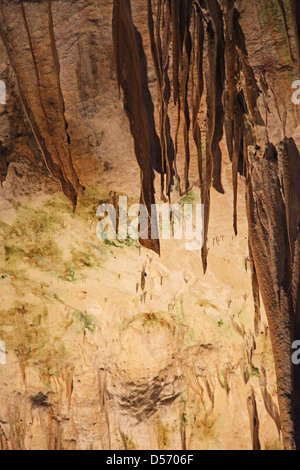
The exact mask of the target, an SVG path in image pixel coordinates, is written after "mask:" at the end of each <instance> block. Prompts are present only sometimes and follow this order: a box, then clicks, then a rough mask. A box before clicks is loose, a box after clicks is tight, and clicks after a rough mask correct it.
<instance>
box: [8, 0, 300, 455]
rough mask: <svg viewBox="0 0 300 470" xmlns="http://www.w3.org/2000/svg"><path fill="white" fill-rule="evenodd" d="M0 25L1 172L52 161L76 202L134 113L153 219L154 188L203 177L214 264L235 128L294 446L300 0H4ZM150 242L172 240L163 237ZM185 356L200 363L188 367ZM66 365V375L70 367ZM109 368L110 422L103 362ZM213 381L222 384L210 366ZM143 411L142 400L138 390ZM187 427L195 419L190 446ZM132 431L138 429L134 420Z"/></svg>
mask: <svg viewBox="0 0 300 470" xmlns="http://www.w3.org/2000/svg"><path fill="white" fill-rule="evenodd" d="M0 34H1V39H2V44H0V51H1V54H2V57H1V64H0V79H3V80H5V81H6V84H7V90H8V101H7V105H6V111H5V112H3V113H2V114H1V115H0V128H1V136H0V139H1V140H0V152H1V153H0V179H1V183H3V182H4V181H5V178H6V175H7V174H8V172H9V169H10V167H11V166H12V165H15V168H18V165H19V168H21V169H22V172H23V173H24V174H27V172H28V175H29V176H28V177H29V178H31V179H33V180H34V178H35V177H36V175H40V178H41V179H42V180H43V181H44V184H43V187H45V186H47V184H48V176H47V172H49V173H50V175H51V177H52V178H53V179H54V180H55V181H56V182H58V183H59V184H60V185H61V188H62V190H63V192H64V194H65V195H66V196H67V198H68V199H69V200H70V201H71V205H72V209H74V210H75V209H76V206H77V198H78V196H81V194H82V193H83V191H84V187H88V186H90V185H93V184H95V183H96V184H100V185H101V184H102V185H105V183H106V181H107V179H106V178H109V176H107V174H109V171H107V169H108V168H109V167H110V165H113V166H114V174H116V175H117V174H119V175H120V177H121V178H122V177H123V175H124V178H125V179H126V173H127V172H130V171H131V170H130V168H129V167H130V165H128V159H127V158H128V157H126V155H125V154H126V153H127V154H129V153H130V152H131V148H132V143H131V140H130V136H129V129H130V132H131V135H132V138H133V143H134V152H135V156H136V160H137V164H138V166H139V169H140V201H141V202H142V203H144V204H145V205H146V207H147V209H148V219H149V222H150V221H151V212H150V206H151V204H152V203H153V202H154V201H155V200H159V199H161V200H163V201H171V198H172V189H173V188H174V187H175V186H176V187H177V189H178V191H179V194H180V195H181V196H184V195H186V196H187V195H188V194H189V191H190V189H191V187H192V186H193V184H195V181H196V180H198V183H199V184H198V186H199V187H200V195H201V201H202V203H203V204H204V208H205V221H204V225H205V227H204V232H205V241H204V246H203V249H202V265H203V270H204V272H206V271H207V270H208V266H209V253H208V251H209V250H208V244H209V241H208V237H209V227H210V218H212V217H213V213H212V211H211V208H210V205H211V199H212V192H213V191H215V190H216V191H217V192H218V193H220V194H224V192H225V190H224V182H223V180H222V175H223V169H222V168H223V161H224V153H225V152H226V150H225V146H224V145H223V144H224V139H225V140H226V144H227V151H228V155H229V158H230V161H231V168H232V186H233V232H234V233H235V234H238V230H239V223H238V222H239V216H240V214H239V213H238V198H239V196H238V195H239V191H241V189H239V188H238V181H240V179H241V178H240V176H239V175H241V176H242V177H243V179H244V182H245V193H246V213H247V219H248V229H249V259H250V266H251V271H252V286H253V297H254V307H253V310H254V311H255V313H254V316H255V319H254V320H255V321H254V323H255V328H254V329H255V333H256V334H258V333H259V331H260V328H261V321H260V317H261V311H260V310H261V306H260V294H261V297H262V300H263V304H264V307H265V310H266V314H267V318H268V326H269V329H270V337H271V342H272V349H273V355H274V361H275V367H276V376H277V394H278V402H279V410H280V420H281V431H282V436H283V442H284V446H285V448H286V449H289V450H290V449H295V448H299V446H300V372H299V369H298V368H297V367H293V365H292V362H291V345H292V343H293V341H294V340H296V339H299V337H300V336H299V335H300V322H299V318H300V304H299V289H300V286H299V282H300V279H299V275H300V232H299V228H300V186H299V178H300V155H299V149H300V132H299V117H300V107H299V106H297V105H295V104H294V103H293V102H292V94H293V89H292V84H293V82H294V81H295V80H297V79H300V52H299V51H300V9H299V3H298V2H297V0H263V1H260V0H171V1H169V0H147V2H145V1H143V2H142V1H141V0H131V1H130V0H113V1H112V0H111V1H109V2H103V1H102V0H100V1H97V0H85V1H83V0H74V1H72V2H66V1H62V0H40V1H38V0H36V1H29V0H28V1H26V0H1V1H0ZM118 87H119V90H118ZM118 92H119V93H120V97H122V101H123V105H124V111H125V112H124V113H123V111H122V109H121V103H120V102H119V100H118V98H119V97H118ZM104 110H105V111H104ZM105 113H106V116H109V118H108V119H107V121H106V122H104V121H105V120H103V116H104V115H105ZM125 116H127V118H128V120H129V128H128V126H127V124H126V120H125ZM102 128H103V129H105V130H102ZM121 131H122V132H124V135H125V133H126V136H125V137H123V138H122V140H121V145H118V146H117V147H116V143H115V142H114V138H113V137H114V136H116V134H121ZM105 132H107V133H108V134H109V137H108V138H107V139H105V138H104V133H105ZM117 138H118V137H117ZM103 139H104V140H106V143H105V147H104V148H103V146H101V142H102V140H103ZM116 148H117V150H116ZM112 155H117V156H116V158H115V160H114V158H113V157H112ZM194 157H195V158H194ZM35 167H36V168H35ZM197 172H198V174H197ZM128 174H129V173H128ZM34 175H35V176H34ZM158 178H160V182H159V190H157V185H156V182H157V181H158ZM52 184H53V183H52V182H51V181H49V186H51V185H52ZM155 189H156V191H155ZM22 190H24V188H23V189H22ZM223 197H225V196H223ZM141 243H142V244H143V245H144V246H145V247H146V248H150V250H152V251H154V252H155V253H160V252H161V251H162V249H161V247H160V246H159V243H158V241H156V240H146V241H145V240H141ZM246 255H247V254H246V253H245V256H246ZM194 256H197V255H194ZM200 262H201V260H200V258H199V263H200ZM150 319H151V317H150ZM148 320H149V318H148ZM235 325H238V324H237V323H235ZM235 328H236V329H237V330H239V327H238V326H235ZM239 331H240V333H241V332H242V330H239ZM243 334H244V333H243V332H242V334H241V335H242V336H243ZM250 338H251V336H249V337H248V338H247V342H248V345H249V341H250ZM253 341H254V340H253ZM250 342H251V341H250ZM254 342H255V341H254ZM254 349H255V347H254ZM250 355H251V354H250ZM172 360H173V359H172ZM170 361H171V359H170ZM171 362H172V361H171ZM168 364H169V362H168V361H167V362H166V368H167V366H168ZM174 367H175V366H174ZM184 370H185V374H186V375H187V376H189V377H190V375H191V374H190V372H189V367H186V368H185V369H184ZM66 373H68V374H69V375H68V377H69V378H67V379H66V381H68V380H69V379H70V374H71V373H72V372H71V371H70V370H69V371H68V372H66ZM226 374H227V372H226V373H225V375H224V381H225V382H224V383H223V382H222V377H220V376H219V379H220V382H221V383H222V384H223V386H224V387H225V389H226V391H227V390H228V385H227V379H226ZM158 376H159V374H158ZM167 376H168V372H166V374H165V377H167ZM177 379H178V380H179V378H178V377H176V378H175V379H174V381H173V382H172V386H173V387H175V388H176V385H174V384H176V381H177ZM70 380H71V379H70ZM155 380H156V379H155ZM155 380H154V381H153V382H152V383H151V386H150V388H151V387H152V391H153V393H155V390H156V387H158V385H157V383H156V382H155ZM162 380H167V379H166V378H164V379H162ZM189 380H190V381H191V382H193V381H194V377H192V378H191V379H189ZM99 381H100V382H99V383H100V385H101V386H100V389H101V394H102V395H101V397H102V398H101V400H102V405H101V406H102V408H101V410H100V415H101V419H102V420H103V423H104V424H103V426H104V428H105V426H107V427H109V425H108V424H107V415H106V414H105V413H106V411H105V403H106V401H105V400H106V398H105V395H106V375H105V372H103V373H102V372H101V373H100V375H99ZM170 383H171V382H170ZM203 384H205V385H202V386H205V388H206V392H207V393H208V396H210V397H211V398H212V397H213V396H214V394H213V393H212V390H211V388H212V385H211V384H210V382H209V380H208V381H207V382H205V381H204V382H203ZM197 387H199V383H198V382H197V385H196V388H197ZM264 387H265V388H264ZM194 388H195V385H194ZM197 390H198V392H199V389H198V388H197ZM262 390H264V393H263V397H264V401H265V406H266V409H267V410H268V413H269V414H270V415H272V418H273V420H274V421H275V422H276V423H277V426H279V425H278V413H277V414H276V406H275V405H274V403H273V402H272V400H271V399H270V394H269V393H268V392H267V390H266V385H262ZM203 391H204V390H203V388H202V392H201V391H200V394H201V393H203ZM139 393H141V390H139V387H138V386H137V389H136V390H135V391H134V392H133V391H132V394H133V395H134V394H136V395H135V396H136V399H135V403H136V404H137V403H138V402H139ZM149 393H150V392H149ZM158 395H159V394H158ZM167 395H168V394H167V393H166V396H165V397H164V398H162V400H167ZM173 400H176V394H173V395H172V398H170V402H173ZM33 403H36V400H35V399H34V400H33ZM42 403H44V405H41V406H40V407H42V408H44V409H45V408H47V407H46V405H45V403H46V402H45V401H44V402H43V401H42ZM123 406H124V407H125V408H126V406H127V402H126V400H125V399H124V403H123ZM136 406H137V405H136ZM143 406H146V405H145V404H144V405H143ZM245 407H246V408H247V409H248V412H249V416H250V427H251V438H252V443H253V447H254V448H260V442H259V423H258V414H259V413H258V409H257V404H256V399H255V392H254V391H253V390H251V391H250V392H249V396H248V401H247V404H245ZM274 407H275V408H274ZM135 412H136V415H139V413H140V412H141V410H139V409H138V406H137V409H136V410H135ZM144 412H145V413H146V411H145V410H144ZM101 413H102V414H101ZM146 414H147V413H146ZM182 416H183V417H184V412H183V414H182ZM183 421H184V418H183ZM0 422H1V421H0ZM105 423H106V424H105ZM104 428H103V429H104ZM183 431H184V426H183V428H182V433H181V444H182V447H183V448H184V447H185V445H186V436H185V435H184V432H183ZM104 434H105V436H104V437H103V439H104V441H105V440H109V438H108V437H107V436H108V435H109V432H105V433H104ZM120 436H123V437H122V439H123V441H124V440H125V441H126V439H127V437H126V436H125V437H124V433H123V434H122V433H120ZM0 443H1V441H0ZM51 445H52V444H51ZM110 445H111V443H110V444H107V442H106V444H103V447H104V448H105V447H106V448H107V447H109V446H110ZM126 445H128V442H127V441H126ZM3 446H4V445H3Z"/></svg>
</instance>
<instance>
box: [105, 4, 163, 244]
mask: <svg viewBox="0 0 300 470" xmlns="http://www.w3.org/2000/svg"><path fill="white" fill-rule="evenodd" d="M113 39H114V49H115V58H116V67H117V77H118V83H119V87H121V88H122V89H123V92H124V108H125V111H126V113H127V116H128V118H129V121H130V128H131V133H132V135H133V138H134V144H135V154H136V158H137V161H138V164H139V166H140V169H141V203H142V204H144V206H145V207H146V208H147V212H148V231H147V233H141V234H140V235H141V238H140V242H141V244H142V245H144V246H145V247H147V248H150V249H152V250H153V251H155V252H156V253H159V241H158V240H154V239H152V238H151V204H154V202H155V201H154V187H153V169H152V162H153V161H157V160H158V158H157V154H156V152H160V151H161V148H160V144H159V141H158V137H157V134H156V131H155V124H154V117H153V104H152V100H151V96H150V92H149V88H148V80H147V64H146V56H145V52H144V49H143V44H142V39H141V36H140V34H139V33H138V31H137V29H136V28H135V26H134V24H133V20H132V14H131V5H130V1H129V0H122V1H119V0H114V12H113Z"/></svg>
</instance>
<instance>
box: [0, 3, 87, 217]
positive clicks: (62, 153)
mask: <svg viewBox="0 0 300 470" xmlns="http://www.w3.org/2000/svg"><path fill="white" fill-rule="evenodd" d="M24 3H25V2H24ZM50 7H51V3H49V2H46V3H43V4H40V5H36V8H40V10H41V19H42V21H43V27H44V29H45V45H44V47H45V51H44V54H45V55H44V59H45V60H44V61H41V60H40V61H37V59H36V57H35V52H34V47H33V36H32V32H31V31H30V27H29V24H28V21H27V17H26V7H25V5H24V4H23V3H22V2H14V3H13V4H12V6H11V8H10V9H9V11H7V9H8V4H7V1H6V0H1V2H0V35H1V38H2V41H3V44H4V45H5V47H6V51H7V55H8V57H9V61H10V64H11V66H12V68H13V70H14V73H15V76H16V80H17V85H18V92H19V97H20V100H21V103H22V105H23V108H24V112H25V114H26V116H27V118H28V121H29V123H30V126H31V129H32V132H33V134H34V136H35V138H36V141H37V143H38V145H39V147H40V149H41V152H42V155H43V157H44V160H45V163H46V165H47V168H48V170H49V172H50V174H51V175H52V176H53V178H54V179H55V180H56V181H58V182H60V184H61V186H62V190H63V192H64V193H65V195H66V196H67V197H68V198H69V200H70V201H71V203H72V205H73V208H74V209H75V207H76V204H77V195H78V192H79V191H81V190H82V186H81V185H80V183H79V180H78V177H77V175H76V172H75V169H74V167H73V163H72V159H71V156H70V148H69V141H68V135H67V129H66V121H65V118H64V117H63V116H62V114H63V113H62V112H61V96H62V95H61V93H60V91H59V90H60V81H59V77H57V74H56V71H57V67H58V63H57V61H58V59H57V57H56V58H55V57H53V55H52V51H51V48H52V50H53V41H54V36H53V35H54V33H53V24H52V21H51V18H52V17H51V11H50ZM12 9H13V10H12ZM11 14H14V15H16V16H19V17H20V24H23V28H24V31H23V33H24V34H23V36H22V37H24V38H26V39H27V42H26V44H25V45H24V43H23V41H21V40H19V39H18V38H16V36H14V35H13V31H11V29H10V27H9V22H10V16H8V17H7V16H6V15H11ZM50 24H52V27H51V28H52V31H51V28H50ZM46 25H47V30H46ZM50 43H51V44H52V47H51V46H50ZM46 62H47V64H48V66H49V68H50V69H51V70H53V74H49V73H48V74H47V73H46V69H45V68H44V67H45V64H46ZM24 63H26V69H27V70H26V73H27V72H29V70H30V71H31V73H32V75H31V82H28V81H26V80H25V79H24V77H23V75H24V68H23V66H25V65H24ZM48 71H49V69H48ZM53 77H56V80H55V81H54V80H53ZM32 83H34V85H35V86H36V89H37V91H38V93H37V94H36V95H35V96H34V95H33V94H32V89H31V86H32ZM42 83H43V86H44V88H45V84H47V85H48V87H47V90H51V92H52V91H53V90H55V91H56V93H55V96H56V98H57V99H55V102H54V103H53V104H52V106H53V108H54V109H55V111H54V112H53V110H51V105H50V104H49V102H48V101H47V98H46V97H45V96H44V95H43V94H42V88H41V85H42ZM59 97H60V99H59Z"/></svg>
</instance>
